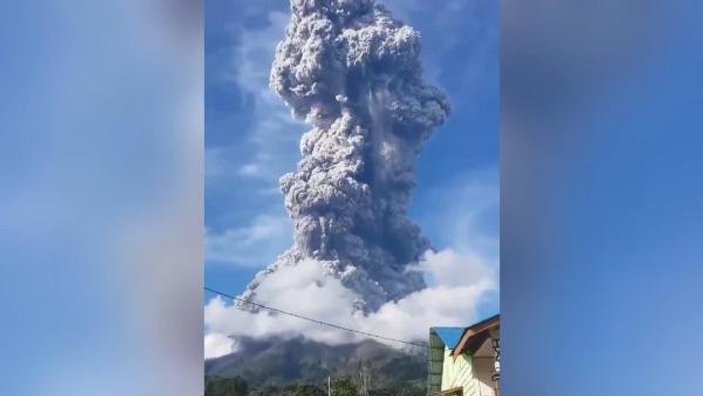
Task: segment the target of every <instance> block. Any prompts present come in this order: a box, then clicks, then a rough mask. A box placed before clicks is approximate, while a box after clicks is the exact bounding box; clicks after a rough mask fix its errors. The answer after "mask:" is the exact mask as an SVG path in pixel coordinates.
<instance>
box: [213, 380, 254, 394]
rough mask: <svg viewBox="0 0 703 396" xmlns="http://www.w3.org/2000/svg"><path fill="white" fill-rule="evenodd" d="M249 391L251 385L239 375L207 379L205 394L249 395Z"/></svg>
mask: <svg viewBox="0 0 703 396" xmlns="http://www.w3.org/2000/svg"><path fill="white" fill-rule="evenodd" d="M248 393H249V386H248V385H247V383H246V381H244V380H243V379H241V378H239V377H235V378H219V377H215V378H207V379H206V380H205V396H247V395H248Z"/></svg>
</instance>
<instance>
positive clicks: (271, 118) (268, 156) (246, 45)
mask: <svg viewBox="0 0 703 396" xmlns="http://www.w3.org/2000/svg"><path fill="white" fill-rule="evenodd" d="M288 18H289V16H288V15H287V14H285V13H282V12H278V11H272V12H269V13H268V14H267V15H266V18H265V23H263V24H261V25H260V26H257V27H251V26H245V25H244V24H243V23H239V24H235V25H234V26H232V29H233V30H234V34H235V35H236V36H237V37H238V40H237V41H236V43H235V44H234V47H233V48H232V56H231V58H230V60H229V61H230V62H231V63H230V64H229V67H224V68H222V69H221V70H223V72H222V73H223V75H222V77H221V78H222V81H223V82H224V83H226V82H227V81H229V82H232V83H235V84H236V85H237V86H238V87H239V89H240V94H241V99H242V102H243V103H246V104H247V105H249V106H250V108H251V110H250V111H251V114H250V117H251V122H249V123H248V125H247V127H246V128H244V130H232V133H233V134H241V135H243V139H240V140H237V141H236V143H235V144H234V145H233V146H231V147H227V146H225V147H223V146H219V147H213V148H208V150H207V151H208V153H206V160H211V161H212V162H213V163H212V164H210V165H207V169H208V170H209V172H208V175H209V176H212V177H216V176H223V175H236V176H240V177H243V178H249V179H252V178H253V179H257V180H258V181H260V182H263V183H269V184H270V183H275V182H276V180H278V177H280V176H281V175H282V174H283V173H285V172H287V171H289V170H290V169H292V167H293V166H294V164H295V162H296V160H297V158H298V150H297V146H298V140H299V138H300V135H301V134H302V132H303V131H304V130H305V127H304V126H303V124H302V123H299V122H297V121H295V120H293V119H292V118H291V116H290V111H289V109H288V108H287V107H286V106H285V105H284V104H283V102H282V101H281V100H280V99H279V98H278V97H277V96H275V95H274V93H273V92H272V91H271V90H270V89H269V87H268V77H269V70H270V68H271V63H272V61H273V56H274V52H275V48H276V44H277V43H278V41H279V40H280V39H281V37H283V35H284V30H285V26H286V25H287V23H288ZM243 148H244V149H243Z"/></svg>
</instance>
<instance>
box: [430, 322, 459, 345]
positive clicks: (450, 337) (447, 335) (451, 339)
mask: <svg viewBox="0 0 703 396" xmlns="http://www.w3.org/2000/svg"><path fill="white" fill-rule="evenodd" d="M432 331H433V332H434V333H435V334H437V337H439V339H440V340H442V342H443V343H444V345H445V346H446V347H447V348H449V349H454V348H455V347H456V345H457V344H458V343H459V340H461V335H462V334H464V328H463V327H433V328H432Z"/></svg>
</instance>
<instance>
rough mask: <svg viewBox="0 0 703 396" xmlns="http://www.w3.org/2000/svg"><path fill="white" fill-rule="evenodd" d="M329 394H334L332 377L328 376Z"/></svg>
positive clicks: (328, 395)
mask: <svg viewBox="0 0 703 396" xmlns="http://www.w3.org/2000/svg"><path fill="white" fill-rule="evenodd" d="M327 396H332V377H331V376H329V375H328V376H327Z"/></svg>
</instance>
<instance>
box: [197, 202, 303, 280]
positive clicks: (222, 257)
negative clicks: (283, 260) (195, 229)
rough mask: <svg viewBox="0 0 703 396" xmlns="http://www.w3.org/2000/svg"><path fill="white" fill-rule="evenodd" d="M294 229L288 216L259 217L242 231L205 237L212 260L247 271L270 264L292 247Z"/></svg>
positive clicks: (229, 230) (208, 232)
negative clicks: (247, 269) (237, 266)
mask: <svg viewBox="0 0 703 396" xmlns="http://www.w3.org/2000/svg"><path fill="white" fill-rule="evenodd" d="M291 234H292V226H291V223H290V220H289V219H288V218H287V217H285V216H282V215H281V216H274V215H269V214H264V215H259V216H257V217H255V218H254V220H253V221H252V222H251V223H250V224H248V225H246V226H244V227H241V228H234V229H227V230H225V231H223V232H221V233H213V232H212V231H210V230H207V231H206V234H205V256H206V258H207V259H208V260H212V261H221V262H229V263H232V264H235V265H239V266H244V267H252V266H253V267H257V266H262V265H265V264H268V262H270V261H271V260H272V259H273V258H275V257H276V255H278V254H280V253H281V252H283V251H285V250H286V249H287V248H288V247H289V246H290V245H291V243H292V237H291Z"/></svg>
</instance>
